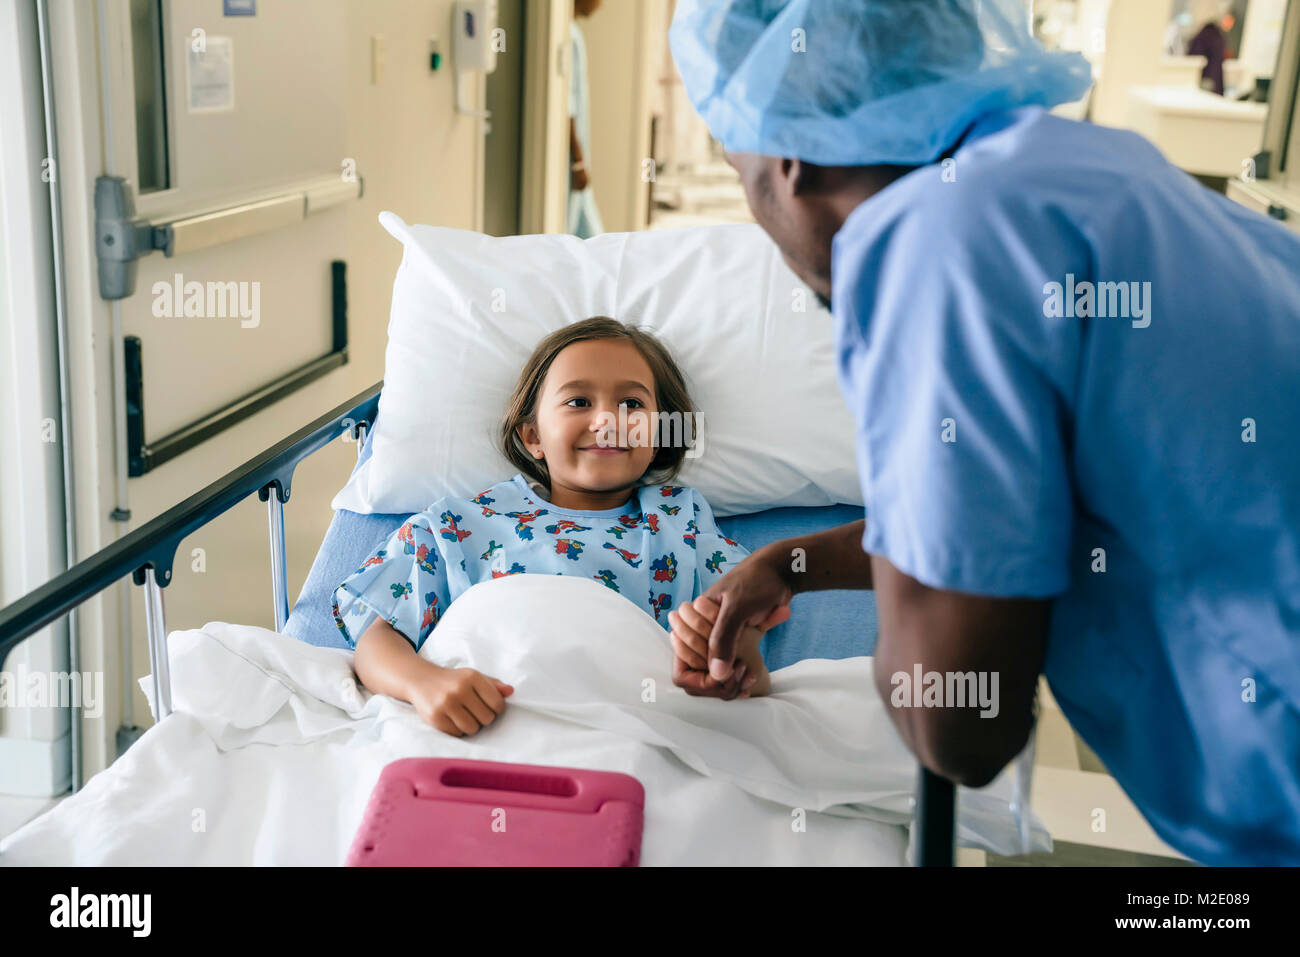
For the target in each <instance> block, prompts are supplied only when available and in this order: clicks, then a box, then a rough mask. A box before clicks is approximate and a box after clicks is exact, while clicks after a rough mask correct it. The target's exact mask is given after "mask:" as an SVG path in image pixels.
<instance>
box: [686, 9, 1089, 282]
mask: <svg viewBox="0 0 1300 957" xmlns="http://www.w3.org/2000/svg"><path fill="white" fill-rule="evenodd" d="M669 42H670V44H671V47H672V53H673V57H674V59H675V60H676V63H677V68H678V71H679V72H680V73H681V77H682V84H683V86H684V87H685V90H686V93H687V95H688V96H689V97H690V99H691V102H692V103H693V104H694V105H695V108H696V109H697V110H698V111H699V113H700V115H701V116H702V117H703V118H704V121H705V122H706V123H707V124H708V127H709V131H710V132H711V133H712V134H713V137H714V138H715V139H716V140H718V141H719V142H720V143H721V144H722V146H723V148H724V149H725V151H726V153H727V156H728V159H729V161H730V162H731V163H732V165H733V166H735V167H736V168H737V170H739V171H740V174H741V179H742V182H743V183H744V185H745V192H746V195H747V196H748V198H749V202H750V208H751V209H752V210H753V212H754V217H755V219H756V220H757V221H758V222H759V224H760V225H761V226H763V228H764V229H766V230H767V231H768V232H769V233H770V234H771V235H772V237H773V239H774V240H775V241H776V242H777V244H778V245H779V246H780V247H781V251H782V253H783V254H784V255H785V257H786V261H787V262H788V263H789V264H790V265H791V267H792V268H794V270H795V271H796V272H797V273H798V274H799V275H800V276H801V277H802V278H803V279H804V280H805V281H807V282H808V283H809V284H810V285H811V286H812V287H813V289H814V290H815V291H817V292H818V294H819V295H821V296H823V297H827V296H829V294H830V289H829V279H830V239H831V237H832V236H833V235H834V233H835V231H836V230H837V229H838V224H837V220H838V223H842V222H843V218H844V216H845V215H847V213H844V214H843V215H841V209H840V207H841V206H842V205H843V204H844V203H845V202H846V201H847V199H849V198H854V197H856V198H857V202H858V203H861V201H862V200H863V199H865V198H866V197H867V196H869V195H871V194H872V193H873V192H875V191H878V190H879V189H882V188H884V186H886V185H888V184H889V183H890V182H893V180H894V179H896V178H897V177H898V175H899V171H905V170H907V169H910V168H915V167H918V166H926V165H929V164H932V163H935V162H937V161H938V160H939V159H940V158H941V157H943V156H944V154H945V153H946V152H948V151H949V150H950V149H951V148H952V147H953V146H954V145H955V144H956V143H957V142H958V141H959V140H960V139H961V137H962V135H963V134H964V133H965V132H966V131H967V130H968V129H969V128H970V127H971V125H972V124H973V123H974V122H975V121H976V120H978V119H979V118H980V117H981V116H984V115H987V114H990V113H995V112H1000V111H1005V110H1009V109H1013V108H1016V107H1020V106H1029V105H1037V106H1048V107H1050V106H1055V105H1057V104H1059V103H1066V102H1070V101H1072V100H1076V99H1078V98H1080V97H1082V96H1083V94H1084V92H1086V90H1087V88H1088V86H1089V85H1091V82H1092V71H1091V67H1090V66H1089V65H1088V62H1087V61H1086V60H1085V59H1084V58H1083V57H1082V56H1080V55H1078V54H1065V53H1049V52H1047V51H1045V50H1043V49H1042V47H1041V46H1039V45H1038V43H1037V41H1035V40H1034V39H1033V37H1032V36H1030V34H1029V28H1028V17H1027V15H1026V12H1025V5H1024V3H1023V0H925V2H919V0H784V2H783V0H678V3H677V9H676V12H675V14H674V17H673V24H672V27H671V29H670V30H669ZM837 197H838V198H837ZM850 211H851V210H850Z"/></svg>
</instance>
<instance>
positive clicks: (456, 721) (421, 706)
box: [410, 665, 515, 737]
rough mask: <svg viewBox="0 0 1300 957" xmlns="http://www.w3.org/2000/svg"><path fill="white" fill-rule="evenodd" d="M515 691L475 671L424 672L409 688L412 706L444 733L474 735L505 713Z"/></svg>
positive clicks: (428, 670)
mask: <svg viewBox="0 0 1300 957" xmlns="http://www.w3.org/2000/svg"><path fill="white" fill-rule="evenodd" d="M514 690H515V689H514V688H513V687H511V686H510V685H508V684H506V683H505V682H504V681H499V680H497V679H496V678H493V677H490V676H489V675H485V674H483V673H482V672H480V671H475V670H474V669H473V668H439V667H438V666H437V665H434V666H433V667H432V668H430V669H422V670H421V672H420V675H419V677H418V678H417V679H415V680H414V681H412V683H411V686H410V694H411V704H412V705H414V706H415V710H416V711H417V712H419V715H420V717H421V718H423V719H424V721H425V722H426V723H428V724H431V725H433V726H434V727H435V728H437V729H438V730H439V731H441V732H443V733H444V734H450V735H453V736H454V737H464V736H466V735H471V734H473V733H474V732H476V731H478V730H479V729H480V728H483V727H486V726H487V725H489V724H491V723H492V722H493V721H494V720H496V716H497V715H499V714H502V713H503V712H504V711H505V710H506V697H507V696H508V695H511V694H514Z"/></svg>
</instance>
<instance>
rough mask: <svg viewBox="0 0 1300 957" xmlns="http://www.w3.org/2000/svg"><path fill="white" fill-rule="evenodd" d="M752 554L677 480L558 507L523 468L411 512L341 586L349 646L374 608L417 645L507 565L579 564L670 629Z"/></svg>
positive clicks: (514, 571)
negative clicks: (588, 504)
mask: <svg viewBox="0 0 1300 957" xmlns="http://www.w3.org/2000/svg"><path fill="white" fill-rule="evenodd" d="M748 554H749V553H748V552H747V551H746V550H745V549H744V548H743V547H741V546H740V545H739V544H738V543H737V542H734V541H732V540H731V539H729V538H727V537H726V536H725V535H723V534H722V533H721V532H720V531H719V530H718V527H717V524H716V523H715V522H714V518H713V511H712V510H711V509H710V508H709V504H708V502H706V501H705V500H704V497H703V496H702V495H700V494H699V493H698V492H696V491H695V490H694V489H691V488H687V487H685V486H680V485H646V486H642V487H640V488H638V489H637V490H636V491H635V493H634V494H633V496H632V497H631V498H630V499H629V500H628V502H626V503H625V504H624V505H623V506H621V507H619V508H611V509H604V510H600V511H577V510H574V509H563V508H556V507H554V506H553V505H551V504H550V503H549V502H547V501H546V499H545V498H544V497H543V496H542V494H541V492H540V491H539V490H537V489H535V488H533V487H530V486H529V484H528V482H527V481H526V480H525V479H524V477H523V476H522V475H518V474H517V475H515V476H514V478H512V479H510V480H509V481H505V482H500V483H498V484H497V485H494V486H492V487H491V488H490V489H487V490H486V491H483V492H480V493H479V494H478V495H475V496H474V497H473V498H472V499H462V498H454V497H446V498H441V499H439V500H438V501H437V502H435V503H434V504H433V505H430V506H429V507H428V508H427V509H425V510H424V511H423V512H419V513H417V514H415V515H412V516H411V517H410V518H409V519H407V520H406V521H405V522H403V523H402V525H401V527H400V528H398V529H397V531H396V532H394V533H393V535H392V536H391V537H390V538H389V539H388V541H387V542H385V543H384V544H383V545H382V546H380V547H379V548H378V549H377V550H376V551H375V552H374V554H372V555H371V556H370V557H369V558H367V559H366V560H365V561H364V562H363V563H362V564H361V567H360V568H358V569H357V570H356V571H355V572H354V573H353V574H352V575H351V576H349V577H348V578H347V579H345V580H344V581H343V582H342V583H341V584H340V585H339V586H338V587H337V588H335V589H334V620H335V623H336V624H337V625H338V627H339V630H340V631H341V632H342V634H343V638H344V640H345V641H347V643H348V647H350V648H355V647H356V642H357V638H358V637H360V635H361V634H362V633H363V632H364V631H365V630H366V628H368V627H369V626H370V623H371V622H372V621H373V620H374V619H375V618H376V617H382V618H383V619H384V620H385V621H387V622H388V623H389V624H390V625H392V626H393V628H395V629H396V630H397V631H399V632H401V634H402V635H404V636H405V637H406V638H407V639H408V640H409V641H410V642H411V644H412V645H414V646H415V648H416V650H419V648H420V646H421V645H423V644H424V641H425V639H426V638H427V637H428V636H429V633H430V632H432V631H433V629H434V627H435V626H436V625H437V624H438V619H439V618H441V617H442V615H443V613H444V612H445V611H446V610H447V607H448V606H449V605H450V604H451V603H452V602H453V601H455V600H456V598H457V597H459V596H460V595H461V594H462V593H464V592H465V591H466V589H468V588H470V587H471V586H472V585H476V584H478V583H479V582H482V581H487V580H490V579H493V578H501V577H503V576H505V575H520V574H530V575H577V576H579V577H581V578H590V579H592V580H593V581H598V582H600V583H601V584H602V585H604V586H605V587H607V588H611V589H613V590H614V591H616V592H618V593H619V594H620V595H622V596H623V597H624V598H626V599H628V600H629V601H631V602H633V603H634V604H635V605H637V606H638V607H639V608H641V609H643V610H644V611H645V612H646V614H648V615H650V616H651V617H652V618H654V620H655V621H657V622H658V623H659V625H660V626H661V627H663V628H664V629H665V630H668V629H669V628H670V625H669V624H668V612H669V610H671V609H673V608H676V607H677V606H678V605H679V604H681V603H682V602H684V601H691V600H693V599H694V598H695V597H696V596H698V595H699V594H700V593H701V592H703V591H706V590H707V589H708V588H709V587H710V586H711V585H712V584H713V583H714V582H716V581H717V580H718V579H720V578H721V577H722V576H723V575H725V574H726V573H727V572H728V571H730V570H731V569H732V568H733V567H735V565H736V564H737V563H738V562H739V561H740V560H741V559H742V558H744V557H745V556H746V555H748Z"/></svg>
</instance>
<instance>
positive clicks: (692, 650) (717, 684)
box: [668, 596, 790, 701]
mask: <svg viewBox="0 0 1300 957" xmlns="http://www.w3.org/2000/svg"><path fill="white" fill-rule="evenodd" d="M717 616H718V605H717V604H716V603H715V602H714V601H713V600H712V599H709V598H705V597H704V596H700V597H699V598H697V599H695V601H694V603H691V602H683V603H682V604H681V605H680V606H678V608H677V610H676V611H670V612H669V613H668V621H669V622H670V623H671V624H672V626H673V630H672V635H671V641H672V646H673V656H674V660H673V683H674V684H676V685H677V686H678V687H681V688H682V689H684V690H685V691H686V693H687V694H689V695H695V696H704V697H715V698H722V699H723V700H724V701H730V700H732V699H733V698H749V697H759V696H761V695H765V694H767V693H768V692H769V691H770V690H771V687H772V678H771V675H770V673H769V672H768V670H767V665H766V663H765V662H764V661H763V653H762V652H761V651H760V650H759V647H758V643H759V640H760V639H761V638H762V637H763V634H764V632H766V631H767V628H768V627H771V626H772V625H777V624H780V623H781V622H782V621H785V619H786V618H788V617H789V616H790V615H789V609H788V608H782V609H778V611H777V613H776V614H774V615H772V616H771V620H770V621H768V622H764V624H763V627H758V626H755V625H748V624H747V625H745V626H744V627H743V628H742V629H741V633H740V639H739V641H738V644H737V647H736V658H737V660H738V661H739V664H738V665H737V667H736V668H735V670H734V671H733V672H732V673H731V676H730V677H729V678H727V679H726V680H725V681H717V680H715V679H714V678H712V677H710V676H709V672H708V652H709V633H710V632H711V631H712V630H713V622H714V620H715V619H716V618H717Z"/></svg>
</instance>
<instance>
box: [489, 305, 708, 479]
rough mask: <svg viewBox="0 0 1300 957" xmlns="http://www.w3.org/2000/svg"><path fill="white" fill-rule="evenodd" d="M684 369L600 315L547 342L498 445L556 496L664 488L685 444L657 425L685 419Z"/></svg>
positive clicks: (634, 331) (688, 412)
mask: <svg viewBox="0 0 1300 957" xmlns="http://www.w3.org/2000/svg"><path fill="white" fill-rule="evenodd" d="M693 418H694V409H693V407H692V405H691V400H690V396H689V394H688V392H687V389H686V382H685V379H684V377H683V376H682V373H681V370H680V369H678V367H677V364H676V363H675V362H674V361H673V359H672V356H671V355H670V354H669V353H668V350H667V349H666V348H665V347H664V346H663V344H662V343H660V342H659V340H658V339H656V338H655V337H654V336H652V335H651V334H650V333H648V332H646V331H644V330H642V329H639V328H637V327H635V326H630V325H625V324H623V323H621V322H618V321H616V320H614V319H610V318H607V317H604V316H597V317H594V318H591V319H584V320H582V321H581V322H575V323H573V324H572V325H569V326H565V327H564V328H562V329H559V330H557V331H556V332H553V333H551V334H550V335H549V336H547V337H546V338H545V339H543V340H542V341H541V342H540V343H539V344H538V346H537V348H536V349H535V350H534V351H533V354H532V356H531V357H530V358H529V359H528V361H527V362H526V363H525V364H524V368H523V371H522V372H521V373H520V376H519V381H518V383H517V384H516V385H515V389H514V392H513V394H512V395H511V397H510V401H509V403H508V404H507V407H506V412H505V415H504V416H503V417H502V421H501V432H500V437H501V447H502V451H503V452H504V453H505V456H506V458H507V459H508V460H509V461H510V463H511V464H512V465H514V466H515V467H516V468H518V469H519V471H520V472H521V473H522V474H523V475H525V476H527V477H528V478H531V479H533V480H535V481H537V482H540V483H541V484H542V485H543V486H545V487H546V488H547V489H548V490H550V492H551V495H552V497H554V493H555V489H556V487H557V486H558V487H561V488H564V489H567V490H570V491H574V492H580V493H598V492H613V491H618V490H623V489H632V488H635V487H637V486H639V485H646V484H656V485H657V484H664V483H666V482H668V481H669V480H671V479H672V478H673V477H674V476H675V475H676V474H677V471H678V470H679V469H680V468H681V465H682V461H683V460H684V459H685V457H686V454H687V451H688V448H687V446H686V445H685V444H683V443H674V442H672V441H671V436H665V435H663V434H662V432H663V428H662V426H663V423H665V422H669V423H671V422H681V421H691V420H692V419H693Z"/></svg>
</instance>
